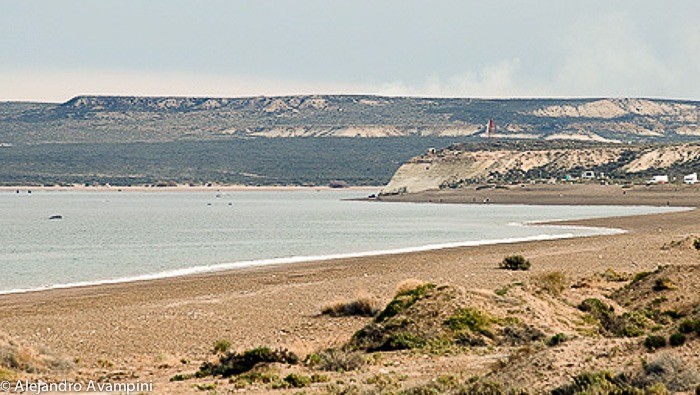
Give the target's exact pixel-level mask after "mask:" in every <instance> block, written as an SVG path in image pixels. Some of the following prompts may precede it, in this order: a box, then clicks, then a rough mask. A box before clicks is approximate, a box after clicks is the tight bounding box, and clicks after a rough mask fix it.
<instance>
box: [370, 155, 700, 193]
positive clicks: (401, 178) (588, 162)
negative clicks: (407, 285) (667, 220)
mask: <svg viewBox="0 0 700 395" xmlns="http://www.w3.org/2000/svg"><path fill="white" fill-rule="evenodd" d="M698 169H700V146H698V145H691V144H680V145H661V146H643V145H624V146H623V145H620V146H600V145H599V146H594V145H591V146H587V147H585V146H584V147H575V148H561V147H558V148H557V147H554V148H551V147H544V146H540V147H536V146H535V147H532V146H524V145H498V144H496V145H493V146H491V149H478V148H477V149H474V146H471V145H468V144H467V145H465V144H457V145H453V146H450V147H448V148H445V149H442V150H437V151H429V152H428V153H426V154H423V155H420V156H417V157H414V158H413V159H411V160H410V161H408V162H406V163H405V164H403V165H402V166H401V167H400V168H399V169H398V170H397V172H396V173H395V174H394V176H393V177H392V179H391V181H390V182H389V184H388V185H387V186H386V187H385V188H384V190H383V193H385V194H391V193H401V192H420V191H425V190H430V189H449V188H459V187H462V186H465V185H468V184H474V183H483V182H502V183H503V182H505V183H512V182H524V181H527V180H529V179H542V178H549V177H556V178H564V177H565V176H566V175H567V174H568V175H570V176H573V177H579V176H581V173H583V172H584V171H594V172H596V174H599V173H601V172H602V173H604V174H605V175H607V176H610V177H613V178H619V179H640V178H642V177H648V176H650V175H651V174H652V173H654V172H664V173H666V174H668V173H670V174H671V175H672V176H675V177H682V174H683V173H687V172H691V171H697V170H698Z"/></svg>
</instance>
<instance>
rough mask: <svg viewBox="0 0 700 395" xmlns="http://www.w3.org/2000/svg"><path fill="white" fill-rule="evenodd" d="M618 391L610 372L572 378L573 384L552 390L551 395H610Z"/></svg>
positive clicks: (585, 374)
mask: <svg viewBox="0 0 700 395" xmlns="http://www.w3.org/2000/svg"><path fill="white" fill-rule="evenodd" d="M615 389H618V390H619V389H620V388H619V387H618V385H617V384H616V383H615V377H614V376H613V375H612V373H610V372H583V373H581V374H579V375H578V376H575V377H574V378H573V383H571V384H566V385H563V386H561V387H558V388H555V389H553V390H552V395H574V394H584V393H585V394H612V393H617V392H614V390H615Z"/></svg>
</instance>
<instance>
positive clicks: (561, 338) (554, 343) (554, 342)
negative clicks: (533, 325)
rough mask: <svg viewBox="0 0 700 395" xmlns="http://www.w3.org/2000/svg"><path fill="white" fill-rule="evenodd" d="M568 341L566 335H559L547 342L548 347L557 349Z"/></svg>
mask: <svg viewBox="0 0 700 395" xmlns="http://www.w3.org/2000/svg"><path fill="white" fill-rule="evenodd" d="M567 340H569V339H568V337H567V336H566V335H565V334H563V333H557V334H556V335H554V336H552V337H550V338H549V340H548V341H547V345H548V346H550V347H555V346H558V345H560V344H562V343H564V342H565V341H567Z"/></svg>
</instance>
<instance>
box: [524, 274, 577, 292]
mask: <svg viewBox="0 0 700 395" xmlns="http://www.w3.org/2000/svg"><path fill="white" fill-rule="evenodd" d="M530 284H531V285H532V286H533V287H534V288H535V290H536V291H538V292H544V293H547V294H550V295H552V296H559V295H561V293H562V292H564V290H566V289H567V288H569V287H570V286H571V279H570V278H569V276H567V275H566V274H564V273H562V272H560V271H553V272H545V273H542V274H538V275H535V276H532V278H531V279H530Z"/></svg>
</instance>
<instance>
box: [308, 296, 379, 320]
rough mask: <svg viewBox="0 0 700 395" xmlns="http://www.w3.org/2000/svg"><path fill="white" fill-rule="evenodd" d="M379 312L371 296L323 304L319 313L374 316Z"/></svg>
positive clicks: (335, 315)
mask: <svg viewBox="0 0 700 395" xmlns="http://www.w3.org/2000/svg"><path fill="white" fill-rule="evenodd" d="M377 312H379V304H378V302H377V300H376V299H374V298H371V297H360V298H358V299H356V300H353V301H349V302H336V303H332V304H329V305H327V306H324V307H323V309H321V314H325V315H330V316H331V317H343V316H361V317H374V316H375V315H376V314H377Z"/></svg>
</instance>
